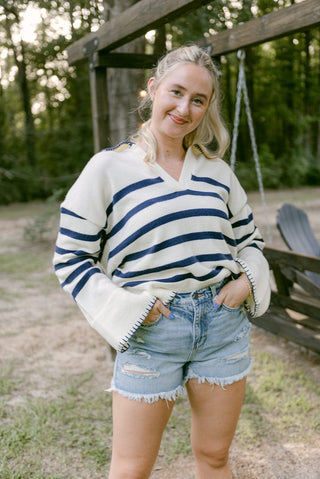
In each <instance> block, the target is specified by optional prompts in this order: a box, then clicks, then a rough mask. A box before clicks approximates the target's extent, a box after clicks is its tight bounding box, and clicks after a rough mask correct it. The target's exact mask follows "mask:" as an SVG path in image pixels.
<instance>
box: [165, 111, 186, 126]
mask: <svg viewBox="0 0 320 479" xmlns="http://www.w3.org/2000/svg"><path fill="white" fill-rule="evenodd" d="M169 117H170V118H171V120H172V121H173V123H176V125H185V124H186V123H188V121H187V120H184V119H183V118H181V117H179V116H176V115H173V114H172V113H169Z"/></svg>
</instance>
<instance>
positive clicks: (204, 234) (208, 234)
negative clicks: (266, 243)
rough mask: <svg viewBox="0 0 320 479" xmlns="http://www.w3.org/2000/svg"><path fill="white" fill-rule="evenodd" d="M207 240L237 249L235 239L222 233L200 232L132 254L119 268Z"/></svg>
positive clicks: (169, 240) (172, 239) (176, 237)
mask: <svg viewBox="0 0 320 479" xmlns="http://www.w3.org/2000/svg"><path fill="white" fill-rule="evenodd" d="M206 239H217V240H221V241H223V240H225V241H226V242H227V243H228V244H229V245H231V246H233V247H236V246H237V245H236V242H235V240H234V239H233V238H228V237H227V236H224V235H223V234H222V233H220V232H215V231H200V232H197V233H188V234H186V235H180V236H175V237H174V238H170V239H168V240H165V241H162V242H161V243H158V244H156V245H153V246H150V248H146V249H144V250H141V251H137V252H136V253H131V254H128V255H127V256H125V258H124V259H123V260H122V262H121V264H120V265H119V267H121V266H122V265H123V264H124V263H128V262H129V261H135V260H136V259H139V258H142V257H143V256H147V255H148V254H154V253H157V252H158V251H161V250H163V249H166V248H170V247H171V246H176V245H178V244H181V243H187V242H188V241H198V240H199V241H200V240H206Z"/></svg>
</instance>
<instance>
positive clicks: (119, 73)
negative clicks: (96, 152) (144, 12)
mask: <svg viewBox="0 0 320 479" xmlns="http://www.w3.org/2000/svg"><path fill="white" fill-rule="evenodd" d="M103 3H104V19H105V21H106V22H107V21H108V20H111V19H112V18H114V17H117V16H118V15H119V14H120V13H121V12H122V11H124V10H125V9H127V8H129V7H130V6H132V5H134V4H135V3H137V0H106V1H104V2H103ZM116 51H117V52H126V53H144V52H145V38H144V37H141V38H137V39H136V40H134V41H132V42H130V43H128V44H127V45H124V46H123V47H120V48H118V49H117V50H116ZM107 81H108V98H109V118H110V138H109V142H110V144H111V145H115V144H117V143H119V142H120V141H123V140H124V139H126V138H127V137H128V136H129V135H131V134H132V133H134V132H135V131H136V129H137V127H138V125H139V123H140V121H141V120H140V118H139V115H138V112H137V106H138V98H139V90H141V89H143V88H144V87H145V73H144V71H143V70H141V69H125V68H121V69H120V68H119V69H115V68H108V70H107Z"/></svg>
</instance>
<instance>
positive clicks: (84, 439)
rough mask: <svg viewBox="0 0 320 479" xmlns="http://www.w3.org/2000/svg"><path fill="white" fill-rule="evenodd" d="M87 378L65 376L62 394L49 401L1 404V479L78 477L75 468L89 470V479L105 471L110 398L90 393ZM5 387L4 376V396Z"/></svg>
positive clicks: (30, 399)
mask: <svg viewBox="0 0 320 479" xmlns="http://www.w3.org/2000/svg"><path fill="white" fill-rule="evenodd" d="M91 378H92V373H91V372H89V373H88V374H83V375H79V376H78V377H76V378H69V379H68V381H66V387H65V390H64V392H63V394H61V395H60V396H59V397H57V398H55V399H53V400H52V399H51V400H48V399H42V398H29V399H27V400H26V401H25V404H23V405H19V406H6V407H4V406H2V417H6V420H5V421H2V425H1V428H0V449H1V454H2V460H3V462H2V465H1V466H0V477H1V479H9V478H10V479H18V478H20V477H21V478H22V477H23V478H25V477H28V478H39V479H40V478H41V479H42V478H43V479H48V478H59V479H62V478H66V479H67V478H68V479H71V478H78V477H79V474H78V475H77V473H75V467H74V466H75V464H77V466H78V467H79V468H80V469H84V470H88V471H89V472H88V475H87V477H95V476H94V474H95V473H97V472H100V473H101V472H102V471H105V469H106V467H107V463H108V462H109V460H110V450H111V447H110V443H111V396H110V395H108V394H106V393H105V392H97V391H92V390H91V389H90V380H91ZM9 388H10V383H9V382H8V378H7V385H6V391H7V392H8V390H9ZM62 452H63V454H62ZM59 456H60V457H62V458H63V460H62V461H59V460H57V457H59ZM45 464H47V467H46V466H45ZM64 469H67V470H66V471H65V472H63V471H64Z"/></svg>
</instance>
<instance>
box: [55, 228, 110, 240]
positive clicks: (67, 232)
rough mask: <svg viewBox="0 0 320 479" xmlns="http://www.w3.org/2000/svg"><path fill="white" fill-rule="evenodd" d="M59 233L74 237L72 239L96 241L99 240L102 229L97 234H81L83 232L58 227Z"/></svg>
mask: <svg viewBox="0 0 320 479" xmlns="http://www.w3.org/2000/svg"><path fill="white" fill-rule="evenodd" d="M60 233H61V234H62V235H64V236H68V237H69V238H74V239H77V240H80V241H91V242H93V241H98V240H100V238H101V236H102V234H103V230H101V231H99V233H98V234H95V235H87V234H83V233H78V231H73V230H69V229H67V228H60Z"/></svg>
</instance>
